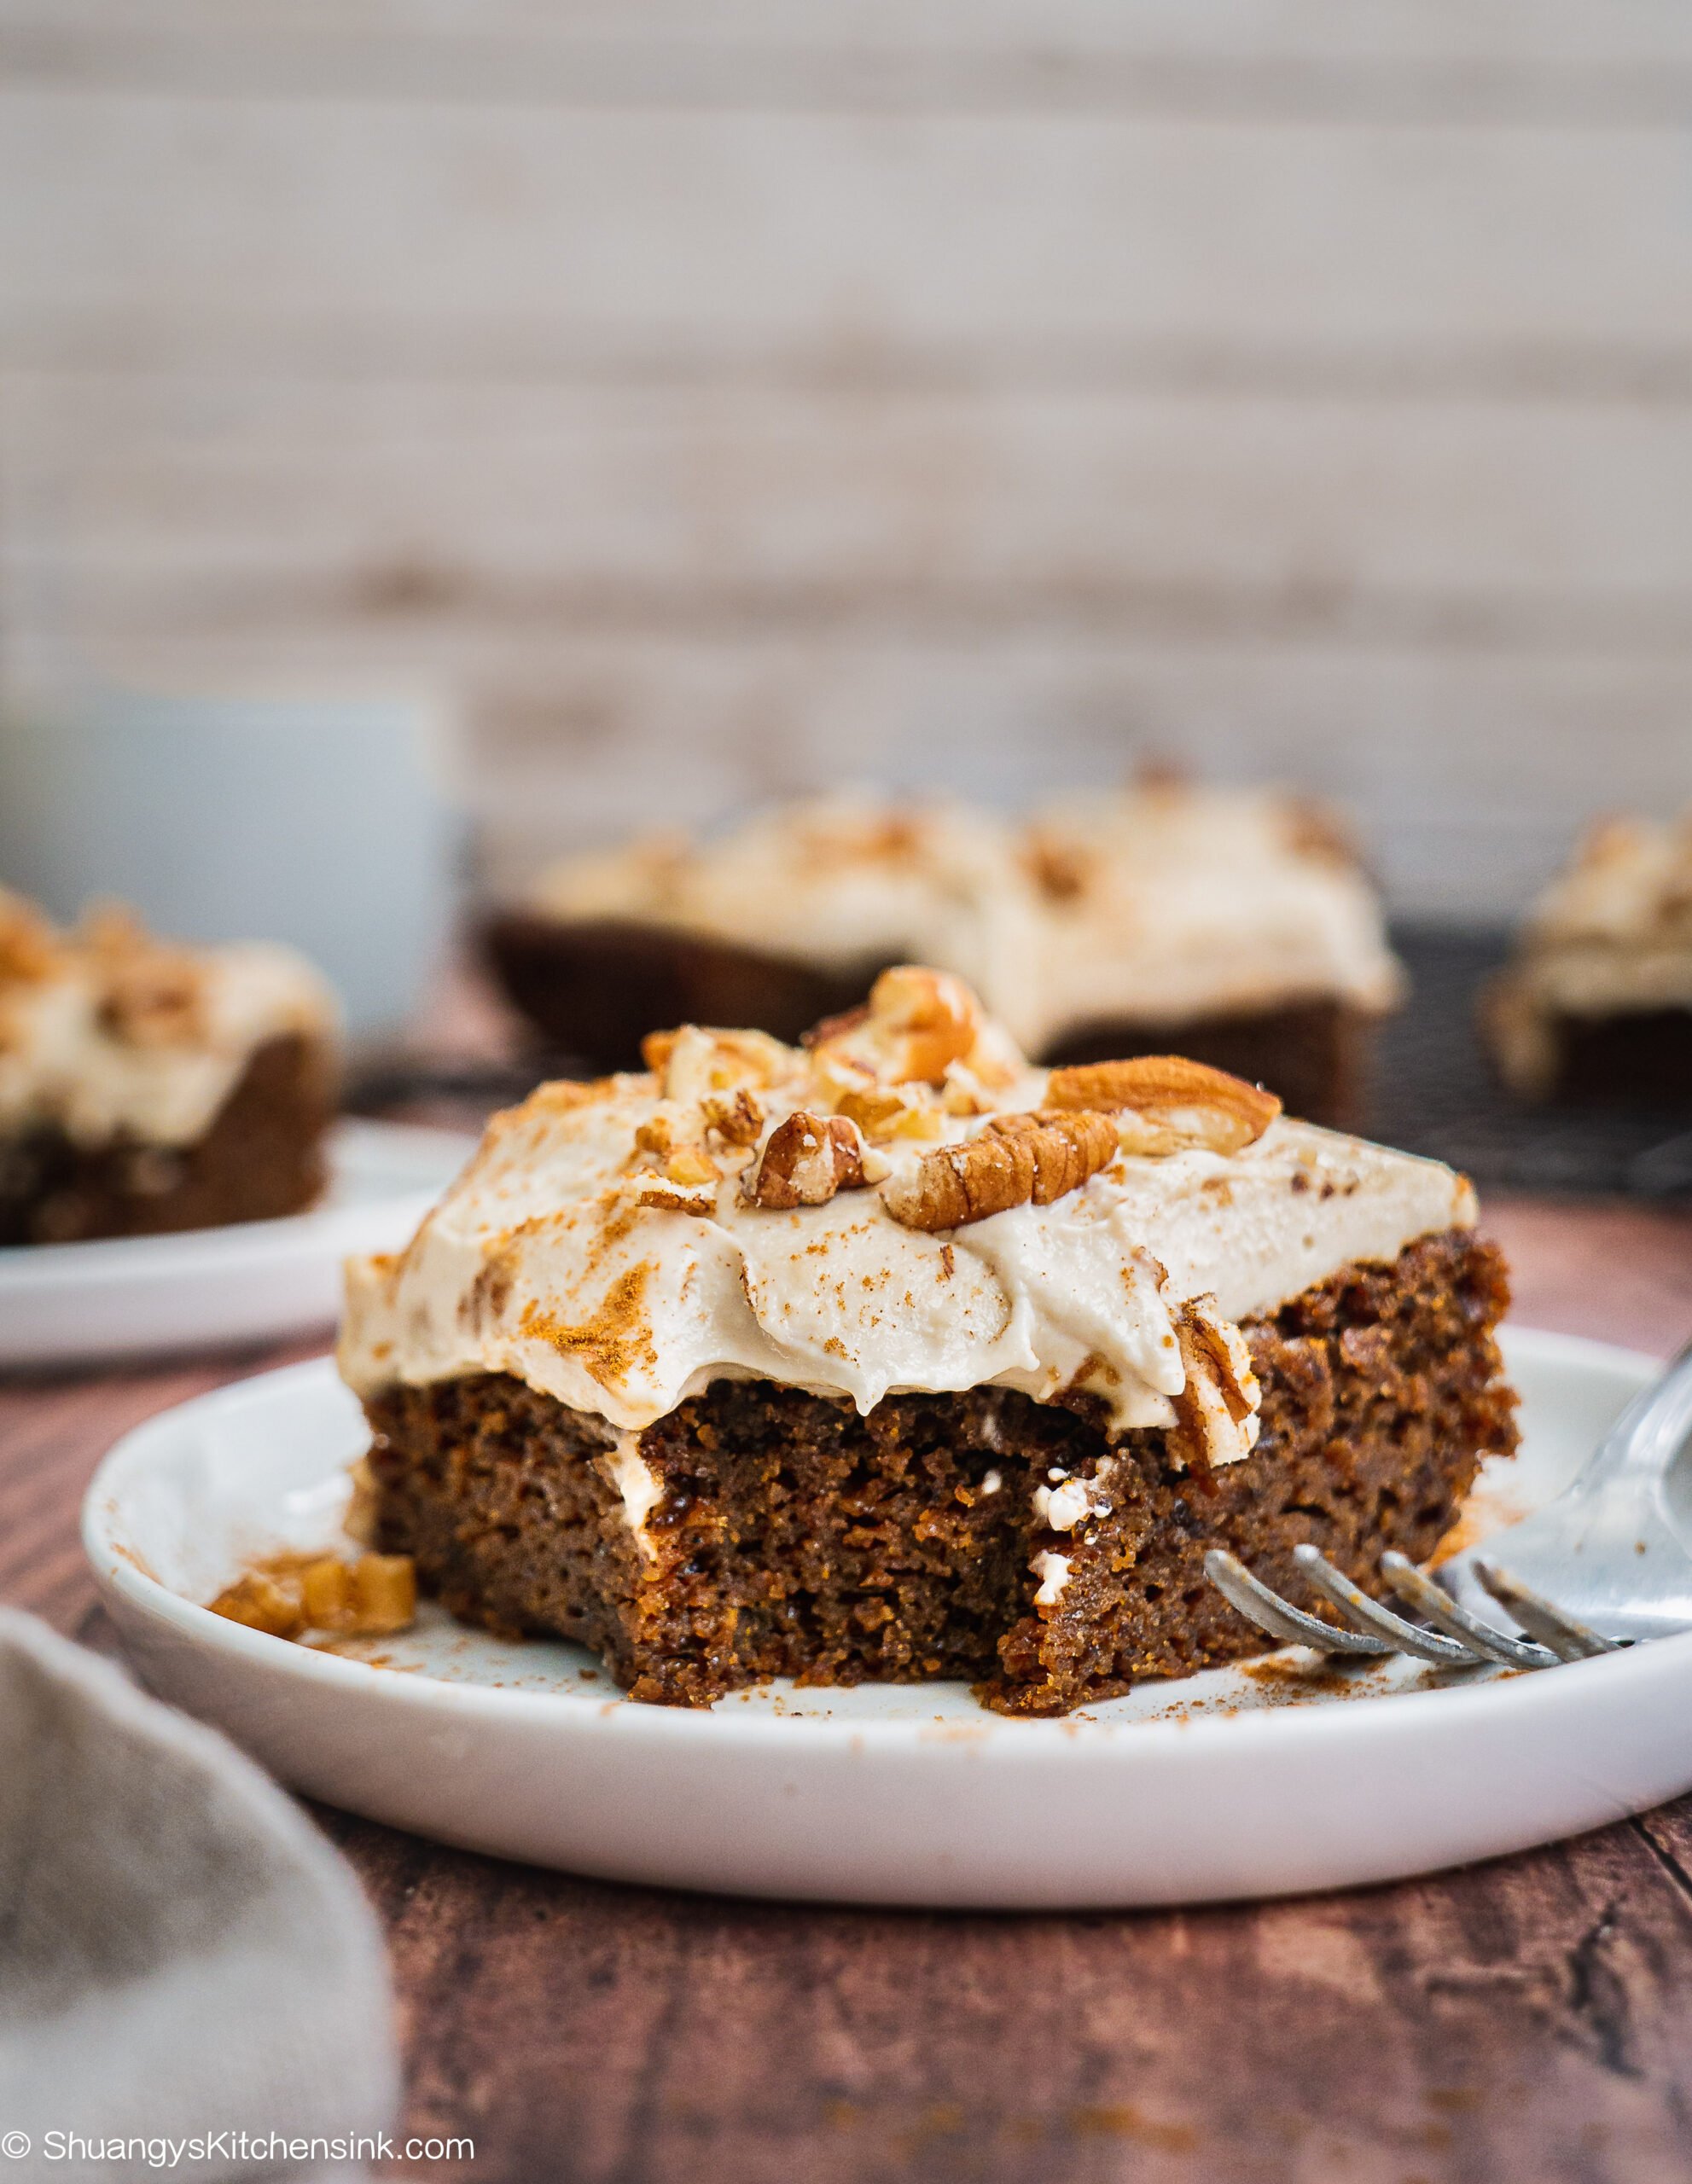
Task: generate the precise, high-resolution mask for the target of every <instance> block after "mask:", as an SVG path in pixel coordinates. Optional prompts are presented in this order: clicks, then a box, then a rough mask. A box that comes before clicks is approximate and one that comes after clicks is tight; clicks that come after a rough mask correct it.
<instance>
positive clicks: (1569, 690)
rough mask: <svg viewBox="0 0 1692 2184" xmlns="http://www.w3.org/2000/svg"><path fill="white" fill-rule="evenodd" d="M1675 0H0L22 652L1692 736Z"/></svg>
mask: <svg viewBox="0 0 1692 2184" xmlns="http://www.w3.org/2000/svg"><path fill="white" fill-rule="evenodd" d="M1689 427H1692V9H1688V8H1687V7H1686V6H1685V5H1684V4H1683V0H1262V4H1260V5H1257V6H1244V5H1237V6H1235V5H1226V4H1223V0H1019V4H1011V0H827V4H823V5H811V6H807V5H805V4H803V0H713V4H711V5H706V4H704V0H699V4H695V5H691V6H689V5H683V4H680V0H617V3H616V4H613V0H603V4H599V3H598V0H321V4H320V3H319V0H178V4H175V5H170V4H166V0H0V675H3V677H4V681H5V685H6V688H7V689H8V690H9V692H10V694H12V696H13V698H14V700H15V701H19V702H26V701H32V700H33V694H35V693H36V692H37V691H38V690H39V689H40V688H43V687H44V686H46V687H50V685H51V684H52V682H53V680H54V678H55V677H60V676H62V675H63V674H64V673H65V672H66V671H67V668H69V667H77V668H80V669H83V670H87V669H89V668H93V669H96V670H98V671H101V672H102V673H105V674H108V675H113V676H119V677H127V678H131V679H137V680H143V681H147V682H149V683H160V682H163V683H172V684H177V685H182V686H185V687H189V688H207V687H219V686H221V687H230V688H254V687H271V686H274V685H276V684H277V683H285V684H288V685H291V686H293V687H313V686H315V687H317V688H323V689H327V690H330V691H338V690H341V689H345V688H348V687H353V688H363V687H369V686H372V685H380V686H381V687H384V688H392V687H395V686H397V685H398V686H418V687H426V688H439V689H443V690H445V691H446V692H447V693H449V694H451V695H452V696H453V697H454V698H455V699H456V700H457V702H458V703H459V705H460V706H461V707H462V712H463V714H464V717H465V718H466V720H467V721H468V723H469V727H470V731H471V735H472V740H473V752H474V763H473V764H472V765H471V767H470V769H469V771H468V780H469V785H470V789H471V793H472V794H473V796H474V800H475V804H476V809H477V810H478V814H479V816H480V819H481V821H482V822H483V834H484V841H485V845H486V855H487V857H488V860H489V864H490V868H491V870H492V871H493V872H494V873H495V874H499V875H506V874H510V873H511V872H513V871H515V870H516V869H517V868H520V867H522V866H524V865H526V864H527V863H531V862H532V860H533V859H534V858H535V857H537V856H538V854H540V853H541V852H542V851H544V849H546V848H547V847H548V846H549V845H553V844H555V843H557V842H561V841H565V840H575V839H582V838H584V837H585V836H590V835H592V834H595V833H596V832H598V831H601V830H602V829H604V828H608V827H613V826H621V825H623V824H625V823H626V822H629V821H630V820H631V819H636V818H652V817H671V816H697V815H701V814H704V813H706V812H709V811H712V810H716V809H718V808H720V807H722V806H723V805H724V804H728V803H730V802H731V801H733V800H735V799H738V798H741V797H744V796H745V795H747V794H748V793H762V792H767V791H770V790H772V789H786V788H789V787H797V786H802V785H806V784H811V783H815V782H817V781H822V780H826V779H832V778H841V779H845V778H857V779H864V778H872V777H876V776H881V777H890V778H893V779H897V780H902V781H910V782H913V783H917V784H933V783H940V782H965V781H967V782H968V783H970V784H973V785H974V786H975V787H979V788H980V790H982V791H984V792H986V793H990V794H992V795H994V796H997V797H1000V798H1005V799H1009V798H1016V797H1020V796H1022V795H1024V794H1026V793H1029V792H1030V791H1031V790H1032V789H1034V788H1036V787H1039V786H1042V785H1044V784H1047V783H1059V782H1062V783H1069V782H1073V781H1088V780H1095V779H1097V780H1102V779H1108V778H1110V777H1111V776H1113V775H1115V774H1117V773H1119V771H1120V770H1122V769H1123V767H1124V765H1125V764H1126V763H1127V760H1128V758H1129V757H1130V756H1131V753H1132V752H1134V751H1135V750H1137V749H1155V750H1158V751H1160V752H1177V753H1185V754H1187V755H1188V756H1189V758H1191V759H1192V760H1193V761H1194V763H1195V764H1196V765H1197V766H1198V767H1199V769H1200V770H1204V771H1206V772H1210V773H1213V774H1218V775H1227V774H1243V775H1257V776H1264V775H1290V776H1292V777H1294V778H1296V779H1299V780H1301V781H1312V782H1317V783H1326V784H1328V785H1329V786H1331V787H1334V788H1335V789H1337V790H1338V791H1339V792H1340V793H1341V794H1342V795H1344V796H1346V798H1348V799H1351V800H1352V803H1353V804H1354V805H1355V807H1356V808H1357V809H1358V811H1359V812H1360V814H1361V816H1362V817H1363V822H1364V824H1365V827H1366V829H1367V832H1368V834H1369V838H1370V839H1371V842H1372V845H1373V846H1374V849H1375V854H1376V857H1377V860H1378V862H1379V863H1380V864H1381V867H1382V868H1383V869H1384V871H1385V872H1386V874H1387V877H1388V879H1389V881H1390V883H1391V885H1392V886H1393V891H1394V892H1395V894H1396V895H1397V897H1398V899H1399V901H1400V902H1401V903H1404V904H1406V905H1408V906H1410V907H1413V908H1417V909H1444V910H1449V911H1475V910H1482V911H1497V910H1498V909H1503V908H1505V907H1508V906H1509V905H1511V904H1513V903H1515V901H1516V900H1518V899H1519V898H1520V895H1521V893H1522V892H1523V890H1524V889H1525V888H1526V886H1528V885H1529V884H1531V882H1532V880H1534V879H1536V878H1537V877H1538V874H1540V873H1542V872H1543V871H1544V869H1545V868H1546V867H1547V865H1548V864H1549V863H1550V861H1551V860H1552V859H1553V858H1554V857H1555V855H1556V854H1557V853H1558V851H1559V850H1560V849H1561V845H1563V843H1564V841H1565V840H1566V839H1567V836H1568V834H1569V833H1570V831H1571V830H1572V828H1573V827H1574V826H1575V825H1576V824H1577V823H1578V822H1579V819H1580V818H1581V816H1583V815H1584V813H1585V812H1587V811H1588V810H1590V809H1591V808H1593V807H1594V806H1595V805H1604V804H1616V803H1625V802H1628V801H1633V802H1637V803H1644V804H1651V805H1654V806H1660V805H1661V804H1663V803H1664V802H1665V800H1666V799H1668V798H1673V797H1679V798H1687V797H1692V430H1689Z"/></svg>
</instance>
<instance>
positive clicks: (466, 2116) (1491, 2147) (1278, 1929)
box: [0, 1203, 1692, 2184]
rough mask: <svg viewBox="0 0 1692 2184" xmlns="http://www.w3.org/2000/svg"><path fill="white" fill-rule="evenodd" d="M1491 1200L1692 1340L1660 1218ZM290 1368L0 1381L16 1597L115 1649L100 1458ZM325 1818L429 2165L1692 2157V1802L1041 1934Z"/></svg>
mask: <svg viewBox="0 0 1692 2184" xmlns="http://www.w3.org/2000/svg"><path fill="white" fill-rule="evenodd" d="M1489 1219H1490V1221H1491V1226H1492V1228H1493V1229H1494V1232H1495V1233H1496V1234H1498V1235H1500V1236H1501V1237H1502V1238H1503V1240H1504V1241H1505V1243H1506V1246H1507V1247H1508V1248H1509V1250H1510V1252H1511V1253H1512V1256H1513V1258H1515V1263H1516V1274H1517V1289H1518V1295H1519V1298H1520V1308H1519V1316H1520V1318H1522V1319H1523V1320H1525V1321H1532V1322H1538V1323H1539V1324H1542V1325H1555V1326H1561V1327H1567V1328H1569V1329H1571V1330H1572V1331H1576V1332H1584V1333H1594V1334H1602V1335H1604V1336H1606V1337H1608V1338H1609V1339H1625V1340H1631V1341H1633V1342H1635V1343H1637V1344H1638V1345H1641V1346H1643V1347H1645V1348H1648V1349H1657V1350H1662V1349H1666V1348H1668V1347H1669V1346H1671V1345H1673V1344H1674V1343H1676V1342H1677V1341H1679V1340H1682V1339H1684V1338H1685V1336H1686V1335H1687V1334H1688V1333H1692V1250H1689V1245H1692V1222H1688V1221H1687V1220H1686V1219H1685V1218H1684V1217H1672V1216H1669V1215H1666V1214H1653V1213H1649V1212H1645V1211H1638V1210H1637V1209H1631V1208H1615V1209H1610V1208H1596V1209H1580V1210H1575V1209H1571V1208H1564V1207H1554V1206H1550V1205H1533V1204H1526V1203H1515V1204H1511V1203H1504V1204H1501V1205H1496V1206H1494V1207H1493V1208H1492V1209H1491V1212H1490V1215H1489ZM286 1354H289V1353H281V1352H277V1353H266V1354H265V1356H247V1357H241V1358H235V1359H225V1360H221V1361H218V1362H215V1363H205V1362H200V1363H189V1364H183V1365H182V1366H179V1367H176V1368H169V1369H165V1370H160V1371H156V1372H149V1373H128V1372H108V1373H102V1374H92V1375H79V1376H66V1377H62V1378H56V1379H49V1380H14V1381H12V1382H10V1383H8V1384H6V1385H4V1386H3V1387H0V1597H3V1598H4V1599H6V1600H9V1601H12V1602H15V1603H16V1604H19V1605H21V1606H27V1607H31V1608H33V1609H34V1610H36V1611H37V1612H38V1613H41V1614H43V1615H44V1616H45V1617H46V1618H48V1619H49V1621H51V1622H53V1623H55V1624H57V1625H58V1626H59V1627H60V1628H61V1629H66V1630H69V1631H72V1632H73V1633H78V1634H80V1635H83V1636H84V1638H86V1639H88V1640H90V1641H92V1642H96V1643H101V1644H106V1643H109V1642H110V1634H109V1632H108V1630H107V1629H105V1628H104V1627H103V1625H102V1619H101V1618H100V1616H99V1612H98V1610H97V1609H96V1607H95V1605H94V1595H93V1590H92V1586H91V1583H90V1579H89V1577H88V1576H87V1574H86V1572H85V1570H84V1565H83V1562H82V1559H81V1554H80V1550H79V1548H78V1546H77V1543H76V1531H75V1519H76V1508H77V1504H78V1499H79V1496H80V1494H81V1491H82V1489H83V1487H84V1484H85V1482H86V1480H87V1478H88V1477H89V1474H90V1472H91V1471H92V1469H93V1467H94V1465H95V1464H96V1461H98V1459H99V1456H100V1455H101V1454H102V1451H103V1450H104V1449H105V1448H106V1447H107V1446H108V1445H109V1443H110V1442H111V1441H112V1440H113V1438H115V1437H116V1435H117V1434H118V1433H119V1432H122V1431H123V1430H124V1429H125V1428H126V1427H127V1426H130V1425H131V1424H133V1423H135V1422H136V1421H137V1420H138V1419H140V1418H142V1417H143V1416H145V1415H147V1414H148V1413H150V1412H152V1411H154V1410H156V1409H161V1408H163V1407H164V1406H165V1405H166V1404H168V1403H175V1402H177V1401H180V1400H181V1399H183V1397H186V1396H189V1395H191V1394H195V1393H196V1392H198V1391H201V1389H203V1388H206V1387H209V1386H212V1385H216V1384H217V1383H218V1382H219V1381H221V1380H227V1379H230V1378H233V1377H235V1376H236V1375H237V1374H241V1373H242V1372H246V1371H251V1370H253V1369H255V1368H258V1367H259V1366H262V1365H265V1364H269V1363H272V1362H282V1357H283V1356H284V1355H286ZM321 1817H322V1820H323V1825H324V1826H325V1827H326V1828H327V1829H328V1830H329V1833H330V1834H331V1835H332V1836H333V1837H334V1838H335V1840H337V1841H338V1842H339V1843H340V1844H342V1846H343V1847H344V1849H345V1850H346V1852H347V1854H348V1855H349V1856H350V1857H351V1858H352V1861H353V1862H354V1864H355V1865H356V1866H357V1867H358V1870H359V1872H360V1873H362V1874H363V1878H364V1880H365V1884H366V1885H367V1887H368V1888H369V1891H370V1893H371V1896H372V1898H373V1899H374V1901H375V1903H376V1905H377V1908H378V1909H379V1910H380V1912H381V1916H382V1917H383V1919H384V1920H385V1921H386V1923H387V1928H388V1931H389V1933H390V1936H391V1938H392V1949H393V1963H394V1972H395V1979H396V1984H397V1988H398V1998H399V2006H400V2012H401V2018H402V2030H403V2036H404V2045H405V2051H406V2056H407V2063H408V2072H409V2085H410V2092H409V2098H408V2112H407V2119H406V2121H407V2128H408V2129H415V2130H417V2131H420V2132H426V2131H438V2132H441V2133H443V2134H445V2133H465V2134H468V2135H470V2136H471V2137H472V2138H473V2139H474V2141H475V2145H476V2160H475V2162H474V2166H459V2167H457V2168H456V2169H447V2168H446V2167H445V2166H442V2167H440V2168H439V2170H438V2171H433V2172H429V2173H432V2174H439V2175H442V2176H445V2175H458V2176H461V2177H462V2176H466V2175H470V2176H474V2177H475V2178H476V2179H478V2180H479V2184H528V2181H529V2180H531V2179H533V2180H537V2184H539V2181H540V2180H552V2179H556V2178H568V2179H582V2180H585V2184H636V2180H641V2181H642V2184H643V2180H647V2179H653V2180H658V2181H659V2184H669V2180H672V2179H673V2180H676V2184H683V2180H685V2184H718V2180H722V2184H730V2180H733V2184H793V2180H796V2179H804V2180H806V2184H811V2180H815V2181H816V2184H875V2181H876V2180H881V2179H883V2178H889V2179H891V2178H894V2177H898V2178H905V2177H916V2178H932V2179H935V2180H948V2184H950V2180H953V2179H958V2180H966V2179H982V2180H987V2184H1050V2180H1053V2179H1056V2178H1061V2179H1065V2180H1067V2179H1071V2178H1073V2179H1078V2180H1082V2184H1092V2181H1093V2180H1099V2184H1104V2180H1115V2179H1118V2178H1129V2177H1131V2178H1135V2179H1140V2178H1144V2179H1148V2180H1152V2184H1160V2180H1163V2179H1166V2178H1167V2179H1172V2180H1174V2179H1180V2180H1189V2179H1190V2180H1195V2184H1233V2180H1236V2179H1237V2180H1240V2184H1259V2180H1263V2184H1270V2180H1274V2184H1280V2180H1285V2179H1292V2180H1298V2184H1305V2180H1323V2184H1325V2180H1327V2179H1329V2178H1334V2179H1346V2180H1356V2184H1418V2180H1420V2184H1595V2181H1596V2184H1660V2181H1662V2184H1667V2180H1682V2179H1687V2178H1692V2037H1689V2035H1692V1799H1687V1800H1683V1801H1682V1802H1681V1803H1680V1804H1677V1805H1675V1806H1672V1807H1667V1808H1665V1809H1662V1810H1660V1811H1658V1812H1656V1813H1653V1814H1650V1815H1647V1816H1646V1817H1645V1818H1644V1819H1643V1820H1641V1821H1633V1822H1629V1823H1626V1824H1625V1825H1622V1826H1619V1827H1612V1828H1608V1829H1606V1830H1604V1831H1603V1832H1602V1833H1598V1834H1596V1835H1591V1836H1587V1837H1584V1838H1581V1839H1580V1840H1579V1841H1577V1842H1574V1843H1571V1844H1560V1845H1556V1846H1554V1847H1552V1848H1550V1849H1548V1850H1541V1851H1537V1852H1533V1853H1532V1854H1530V1855H1528V1856H1522V1857H1518V1858H1513V1859H1509V1860H1506V1861H1503V1862H1499V1863H1497V1864H1494V1865H1491V1866H1486V1867H1477V1868H1474V1869H1472V1870H1469V1871H1467V1872H1462V1873H1451V1874H1444V1875H1439V1876H1436V1877H1435V1878H1433V1879H1428V1880H1423V1881H1416V1882H1410V1883H1405V1884H1402V1885H1398V1886H1395V1887H1391V1888H1382V1889H1376V1890H1370V1891H1363V1892H1359V1893H1357V1894H1353V1895H1351V1896H1335V1897H1322V1898H1317V1899H1312V1900H1310V1901H1306V1902H1294V1903H1276V1904H1269V1905H1264V1906H1238V1907H1234V1906H1229V1907H1223V1908H1212V1909H1203V1910H1196V1911H1189V1912H1159V1913H1154V1914H1096V1915H1094V1914H1090V1915H1086V1916H1070V1917H1044V1916H1042V1917H1036V1918H1030V1917H986V1916H977V1915H968V1916H962V1915H953V1914H911V1913H882V1912H875V1911H858V1910H847V1909H829V1908H823V1909H817V1908H788V1907H785V1906H782V1905H776V1904H749V1903H741V1902H719V1901H713V1900H712V1899H708V1898H705V1897H689V1896H669V1895H665V1894H661V1893H660V1892H657V1891H648V1890H638V1889H625V1888H617V1887H613V1886H608V1885H602V1884H599V1883H595V1882H590V1881H582V1880H577V1879H572V1878H570V1877H568V1876H567V1875H561V1874H553V1873H539V1872H536V1871H532V1870H531V1869H528V1868H526V1867H514V1866H505V1865H501V1864H499V1863H497V1862H494V1861H492V1860H489V1859H484V1858H477V1857H472V1856H465V1855H462V1854H459V1853H456V1852H452V1851H449V1850H440V1849H438V1848H436V1847H434V1846H433V1845H432V1844H426V1843H423V1842H421V1841H418V1840H416V1839H415V1838H410V1837H406V1836H404V1835H400V1834H398V1833H394V1832H393V1831H392V1830H390V1829H387V1828H382V1827H376V1826H374V1825H372V1824H370V1823H369V1822H366V1821H358V1820H353V1819H351V1818H348V1817H346V1815H338V1814H332V1813H324V1814H323V1815H321ZM1062 1843H1063V1816H1062V1813H1061V1809H1054V1811H1053V1814H1052V1855H1053V1856H1054V1857H1060V1858H1061V1856H1062Z"/></svg>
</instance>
